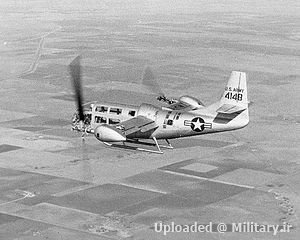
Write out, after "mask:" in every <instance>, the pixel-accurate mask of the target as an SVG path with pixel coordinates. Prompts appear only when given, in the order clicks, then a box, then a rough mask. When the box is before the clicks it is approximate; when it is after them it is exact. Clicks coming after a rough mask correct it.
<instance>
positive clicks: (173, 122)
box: [84, 103, 249, 139]
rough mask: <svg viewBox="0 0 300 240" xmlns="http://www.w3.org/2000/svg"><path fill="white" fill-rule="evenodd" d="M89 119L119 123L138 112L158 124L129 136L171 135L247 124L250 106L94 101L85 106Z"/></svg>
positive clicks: (175, 135) (196, 133)
mask: <svg viewBox="0 0 300 240" xmlns="http://www.w3.org/2000/svg"><path fill="white" fill-rule="evenodd" d="M84 113H85V116H88V117H89V119H90V127H91V128H92V129H95V128H96V127H97V126H99V125H101V124H109V125H112V126H113V125H116V124H119V123H121V122H123V121H126V120H129V119H131V118H133V117H136V116H138V115H141V116H144V117H147V118H149V119H151V120H153V121H154V122H155V124H156V125H157V127H156V128H155V129H152V130H151V131H145V132H141V131H139V132H136V133H134V134H133V135H129V136H127V138H131V139H134V138H141V139H143V138H144V139H148V138H153V137H155V138H157V139H172V138H179V137H187V136H193V135H200V134H208V133H214V132H221V131H229V130H234V129H239V128H242V127H245V126H246V125H247V124H248V122H249V118H248V109H246V110H245V111H243V112H241V113H239V114H231V115H230V114H229V115H228V114H227V115H224V114H223V115H222V114H219V113H217V112H215V111H210V110H208V109H207V108H202V109H198V110H194V111H189V112H185V111H177V110H169V109H167V108H160V107H156V106H153V105H150V104H142V105H141V106H139V107H137V106H131V105H124V104H111V103H94V104H91V105H90V108H89V109H85V111H84Z"/></svg>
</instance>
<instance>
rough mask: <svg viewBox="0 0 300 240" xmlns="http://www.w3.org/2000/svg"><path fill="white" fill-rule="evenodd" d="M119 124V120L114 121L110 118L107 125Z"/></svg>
mask: <svg viewBox="0 0 300 240" xmlns="http://www.w3.org/2000/svg"><path fill="white" fill-rule="evenodd" d="M120 122H121V121H120V120H119V119H114V118H110V119H109V121H108V123H109V124H118V123H120Z"/></svg>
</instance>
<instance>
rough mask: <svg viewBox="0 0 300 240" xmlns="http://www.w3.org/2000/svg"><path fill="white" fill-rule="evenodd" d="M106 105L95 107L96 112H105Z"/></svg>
mask: <svg viewBox="0 0 300 240" xmlns="http://www.w3.org/2000/svg"><path fill="white" fill-rule="evenodd" d="M107 110H108V107H105V106H100V107H96V112H107Z"/></svg>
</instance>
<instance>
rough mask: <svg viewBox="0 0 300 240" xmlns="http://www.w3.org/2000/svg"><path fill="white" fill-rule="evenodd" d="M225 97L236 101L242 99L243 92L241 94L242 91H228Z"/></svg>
mask: <svg viewBox="0 0 300 240" xmlns="http://www.w3.org/2000/svg"><path fill="white" fill-rule="evenodd" d="M225 98H228V99H234V100H236V101H242V99H243V94H241V93H233V92H227V93H226V95H225Z"/></svg>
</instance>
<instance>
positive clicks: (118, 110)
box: [109, 108, 122, 115]
mask: <svg viewBox="0 0 300 240" xmlns="http://www.w3.org/2000/svg"><path fill="white" fill-rule="evenodd" d="M109 113H116V114H117V115H119V114H121V113H122V109H120V108H110V110H109Z"/></svg>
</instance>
